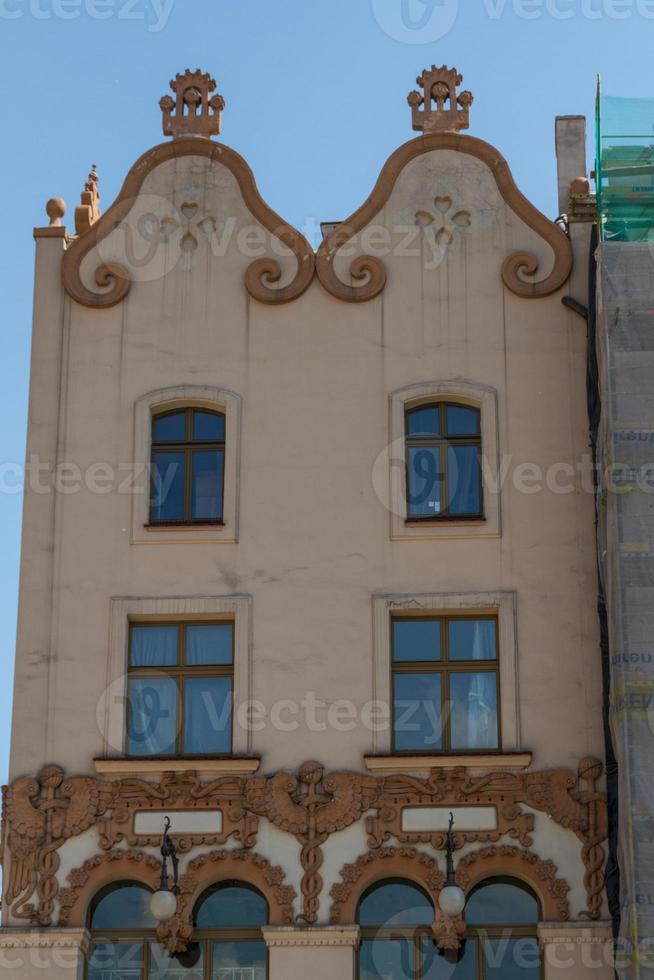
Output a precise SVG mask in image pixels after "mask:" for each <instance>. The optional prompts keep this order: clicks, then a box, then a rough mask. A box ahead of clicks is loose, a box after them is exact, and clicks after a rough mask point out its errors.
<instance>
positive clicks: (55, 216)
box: [45, 197, 66, 228]
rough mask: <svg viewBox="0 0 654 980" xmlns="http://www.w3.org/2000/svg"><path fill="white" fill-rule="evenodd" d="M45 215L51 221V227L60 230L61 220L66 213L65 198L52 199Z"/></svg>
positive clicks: (46, 207) (47, 205)
mask: <svg viewBox="0 0 654 980" xmlns="http://www.w3.org/2000/svg"><path fill="white" fill-rule="evenodd" d="M45 213H46V214H47V216H48V217H49V219H50V227H51V228H59V227H60V226H61V219H62V218H63V216H64V215H65V213H66V202H65V201H64V199H63V197H51V198H50V200H49V201H48V203H47V204H46V206H45Z"/></svg>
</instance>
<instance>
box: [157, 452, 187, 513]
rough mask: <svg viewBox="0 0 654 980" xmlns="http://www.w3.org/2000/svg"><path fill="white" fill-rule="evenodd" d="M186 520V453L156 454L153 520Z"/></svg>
mask: <svg viewBox="0 0 654 980" xmlns="http://www.w3.org/2000/svg"><path fill="white" fill-rule="evenodd" d="M183 518H184V453H160V452H156V453H155V454H154V457H153V465H152V520H153V521H181V520H183Z"/></svg>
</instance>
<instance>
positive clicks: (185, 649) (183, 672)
mask: <svg viewBox="0 0 654 980" xmlns="http://www.w3.org/2000/svg"><path fill="white" fill-rule="evenodd" d="M128 674H129V684H128V699H127V700H128V703H127V751H128V754H129V755H131V756H168V755H229V754H230V753H231V751H232V702H233V690H234V623H233V622H219V623H204V622H203V623H132V624H131V625H130V629H129V671H128Z"/></svg>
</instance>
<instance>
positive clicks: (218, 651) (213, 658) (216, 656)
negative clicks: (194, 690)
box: [186, 623, 234, 665]
mask: <svg viewBox="0 0 654 980" xmlns="http://www.w3.org/2000/svg"><path fill="white" fill-rule="evenodd" d="M233 646H234V627H233V625H232V624H231V623H218V624H215V625H214V624H211V625H205V624H202V625H201V626H187V627H186V663H187V664H193V665H195V664H231V663H232V662H233V660H234V652H233Z"/></svg>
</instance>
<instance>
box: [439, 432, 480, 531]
mask: <svg viewBox="0 0 654 980" xmlns="http://www.w3.org/2000/svg"><path fill="white" fill-rule="evenodd" d="M447 481H448V485H447V492H448V512H449V513H450V514H452V515H453V516H461V515H462V514H478V513H479V512H480V511H481V481H480V476H479V450H478V449H477V447H476V446H449V447H448V450H447Z"/></svg>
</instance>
